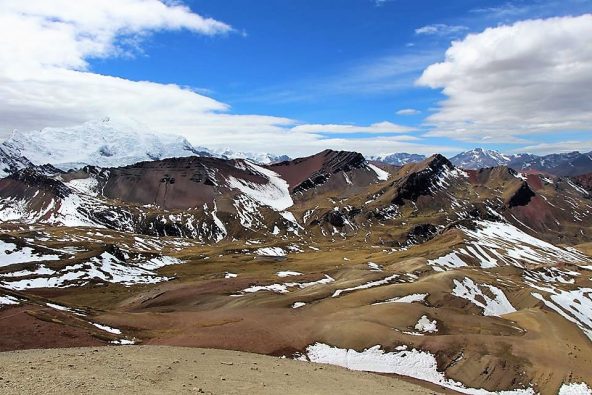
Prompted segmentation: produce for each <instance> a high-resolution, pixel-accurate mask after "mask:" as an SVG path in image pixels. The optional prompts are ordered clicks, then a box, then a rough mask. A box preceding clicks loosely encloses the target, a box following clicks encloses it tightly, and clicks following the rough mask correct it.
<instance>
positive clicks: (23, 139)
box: [3, 118, 211, 170]
mask: <svg viewBox="0 0 592 395" xmlns="http://www.w3.org/2000/svg"><path fill="white" fill-rule="evenodd" d="M3 146H4V147H8V148H9V149H10V150H11V151H13V152H17V153H19V154H20V155H21V156H24V157H26V158H28V159H29V160H30V161H31V162H32V163H33V164H36V165H42V164H46V163H50V164H52V165H54V166H56V167H58V168H60V169H63V170H68V169H71V168H80V167H82V166H84V165H93V166H101V167H113V166H124V165H128V164H131V163H135V162H140V161H145V160H158V159H163V158H169V157H183V156H191V155H202V156H210V155H211V154H210V153H209V152H208V151H207V150H206V149H205V148H199V147H193V146H192V145H191V144H190V143H189V142H188V141H187V140H186V139H185V138H183V137H180V136H174V135H161V134H156V133H155V132H153V131H151V130H150V129H149V128H148V127H146V126H144V125H142V124H141V123H139V122H136V121H133V120H129V119H117V120H114V119H111V118H104V119H102V120H98V121H89V122H85V123H84V124H82V125H77V126H71V127H66V128H44V129H41V130H37V131H31V132H24V133H22V132H15V133H14V134H13V135H12V136H11V138H10V139H8V140H7V141H5V142H4V143H3Z"/></svg>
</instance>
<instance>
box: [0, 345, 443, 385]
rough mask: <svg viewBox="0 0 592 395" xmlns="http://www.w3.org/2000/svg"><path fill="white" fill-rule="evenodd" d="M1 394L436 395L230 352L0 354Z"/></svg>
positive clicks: (391, 381) (380, 379)
mask: <svg viewBox="0 0 592 395" xmlns="http://www.w3.org/2000/svg"><path fill="white" fill-rule="evenodd" d="M0 393H2V394H33V393H35V394H38V393H44V394H63V393H80V394H90V393H93V394H108V393H125V394H132V393H135V394H162V393H205V394H279V393H283V394H361V393H371V394H393V393H396V394H414V395H423V394H438V393H442V392H440V391H438V390H437V389H433V390H430V389H425V388H423V387H420V386H418V385H416V384H413V383H409V382H406V381H402V380H400V379H397V378H394V377H385V376H380V375H375V374H371V373H362V372H353V371H348V370H346V369H342V368H338V367H335V366H327V365H317V364H312V363H306V362H299V361H293V360H288V359H281V358H276V357H269V356H263V355H256V354H249V353H242V352H236V351H225V350H212V349H199V348H184V347H162V346H127V347H96V348H69V349H46V350H25V351H12V352H3V353H0Z"/></svg>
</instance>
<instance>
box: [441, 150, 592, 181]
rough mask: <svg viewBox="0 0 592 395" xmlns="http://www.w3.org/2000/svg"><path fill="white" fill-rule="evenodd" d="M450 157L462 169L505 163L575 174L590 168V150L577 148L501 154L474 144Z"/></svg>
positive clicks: (556, 173)
mask: <svg viewBox="0 0 592 395" xmlns="http://www.w3.org/2000/svg"><path fill="white" fill-rule="evenodd" d="M450 161H451V162H452V163H453V164H454V165H455V166H457V167H460V168H463V169H481V168H486V167H495V166H508V167H511V168H513V169H514V170H518V171H532V172H540V173H548V174H553V175H556V176H575V175H580V174H586V173H590V172H592V153H581V152H578V151H574V152H566V153H559V154H549V155H544V156H538V155H533V154H528V153H521V154H515V155H505V154H502V153H500V152H498V151H494V150H486V149H483V148H475V149H473V150H471V151H465V152H461V153H460V154H458V155H456V156H454V157H452V158H451V159H450Z"/></svg>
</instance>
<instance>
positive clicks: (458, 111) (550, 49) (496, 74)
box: [417, 14, 592, 143]
mask: <svg viewBox="0 0 592 395" xmlns="http://www.w3.org/2000/svg"><path fill="white" fill-rule="evenodd" d="M591 38H592V15H590V14H587V15H582V16H578V17H561V18H551V19H537V20H527V21H522V22H518V23H515V24H513V25H508V26H499V27H495V28H489V29H486V30H485V31H484V32H482V33H479V34H469V35H468V36H467V37H466V38H465V39H464V40H462V41H456V42H453V43H452V45H451V47H450V48H449V49H448V50H447V51H446V58H445V60H444V61H443V62H441V63H436V64H432V65H431V66H429V67H428V68H427V69H426V70H425V71H424V72H423V74H422V76H421V77H420V79H419V80H418V81H417V83H418V84H419V85H422V86H428V87H431V88H434V89H442V93H443V94H444V95H446V96H447V98H446V99H445V100H444V101H443V102H442V103H441V106H440V108H439V109H438V111H437V112H436V113H435V114H433V115H431V116H430V117H428V119H427V121H428V122H429V123H430V124H432V125H433V126H434V130H433V131H432V132H430V133H428V134H427V135H428V136H445V137H452V138H455V139H458V140H464V141H471V142H482V143H484V142H487V143H494V142H508V143H509V142H514V143H524V142H525V141H526V140H525V139H526V138H529V135H530V137H531V138H532V136H533V135H536V134H540V133H545V132H547V133H550V132H553V133H561V132H562V131H591V130H592V90H591V89H590V86H592V45H590V42H591Z"/></svg>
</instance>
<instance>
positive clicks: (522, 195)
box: [507, 181, 536, 208]
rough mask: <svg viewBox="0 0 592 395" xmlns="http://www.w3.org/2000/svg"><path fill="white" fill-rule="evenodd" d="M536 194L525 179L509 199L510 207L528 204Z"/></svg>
mask: <svg viewBox="0 0 592 395" xmlns="http://www.w3.org/2000/svg"><path fill="white" fill-rule="evenodd" d="M535 195H536V194H535V193H534V192H533V191H532V189H530V186H529V185H528V183H527V182H526V181H523V182H522V183H521V184H520V186H519V187H518V189H517V190H516V191H515V192H514V193H512V194H511V196H510V198H509V199H508V202H507V204H508V207H510V208H512V207H517V206H526V205H527V204H528V203H530V200H531V199H532V198H533V197H534V196H535Z"/></svg>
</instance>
